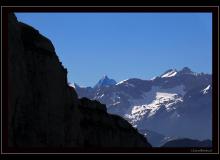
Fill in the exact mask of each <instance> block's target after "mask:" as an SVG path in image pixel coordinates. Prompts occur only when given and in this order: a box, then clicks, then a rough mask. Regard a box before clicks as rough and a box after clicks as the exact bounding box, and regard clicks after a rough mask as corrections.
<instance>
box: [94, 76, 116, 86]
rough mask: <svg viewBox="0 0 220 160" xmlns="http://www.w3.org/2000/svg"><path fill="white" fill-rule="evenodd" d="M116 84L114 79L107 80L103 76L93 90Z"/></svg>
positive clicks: (106, 77)
mask: <svg viewBox="0 0 220 160" xmlns="http://www.w3.org/2000/svg"><path fill="white" fill-rule="evenodd" d="M116 83H117V82H116V81H115V80H114V79H110V78H108V76H107V75H104V76H103V77H102V78H101V79H100V80H99V81H98V83H97V84H96V85H95V86H94V88H100V87H108V86H112V85H115V84H116Z"/></svg>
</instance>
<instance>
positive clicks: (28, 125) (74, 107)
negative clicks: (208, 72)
mask: <svg viewBox="0 0 220 160" xmlns="http://www.w3.org/2000/svg"><path fill="white" fill-rule="evenodd" d="M8 50H9V53H8V56H9V57H8V74H9V77H8V80H9V86H8V87H9V108H8V118H9V119H8V120H9V128H8V129H9V130H8V133H9V139H8V143H9V146H12V147H150V144H149V143H148V142H147V140H146V139H145V138H144V136H143V135H141V134H139V133H138V132H137V130H136V129H134V128H133V127H132V126H131V125H130V124H129V123H128V122H127V121H126V120H124V119H122V118H121V117H119V116H115V115H110V114H108V113H107V112H106V107H105V105H103V104H101V103H99V102H98V101H91V100H89V99H86V98H83V99H78V96H77V94H76V92H75V90H74V88H72V87H70V86H69V85H68V82H67V69H65V68H64V67H63V65H62V63H61V62H60V61H59V59H58V56H57V55H56V53H55V49H54V46H53V44H52V43H51V41H50V40H49V39H47V38H46V37H44V36H43V35H41V34H40V33H39V32H38V31H37V30H36V29H34V28H33V27H31V26H29V25H26V24H24V23H21V22H18V21H17V19H16V17H15V15H14V14H9V17H8Z"/></svg>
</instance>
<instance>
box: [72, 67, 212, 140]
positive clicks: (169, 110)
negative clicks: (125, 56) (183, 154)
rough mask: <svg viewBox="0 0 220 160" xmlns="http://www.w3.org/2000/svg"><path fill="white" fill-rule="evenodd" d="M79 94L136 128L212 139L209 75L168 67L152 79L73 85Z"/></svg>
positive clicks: (186, 68) (171, 135)
mask: <svg viewBox="0 0 220 160" xmlns="http://www.w3.org/2000/svg"><path fill="white" fill-rule="evenodd" d="M76 91H77V93H78V95H79V96H80V97H88V98H90V99H95V100H98V101H100V102H101V103H103V104H106V105H107V110H108V112H109V113H113V114H116V115H120V116H122V117H124V118H125V119H127V120H128V121H129V122H130V123H131V124H132V125H133V126H134V127H136V128H137V129H138V130H139V131H141V130H149V131H154V132H157V133H159V134H161V135H164V136H165V137H188V138H192V139H199V140H203V139H211V138H212V75H210V74H204V73H196V72H193V71H192V70H191V69H189V68H188V67H184V68H183V69H181V70H179V71H178V70H176V69H169V70H167V71H166V72H164V73H163V74H161V75H160V76H157V77H155V78H153V79H151V80H141V79H137V78H131V79H127V80H123V81H121V82H118V83H117V84H115V85H111V86H109V87H100V88H99V89H96V88H91V87H90V88H80V87H76Z"/></svg>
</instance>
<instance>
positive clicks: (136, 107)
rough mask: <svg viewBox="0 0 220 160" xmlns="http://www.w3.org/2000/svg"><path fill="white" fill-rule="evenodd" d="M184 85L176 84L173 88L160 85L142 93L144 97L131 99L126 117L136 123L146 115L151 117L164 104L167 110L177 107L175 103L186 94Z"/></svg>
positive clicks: (180, 100) (181, 99)
mask: <svg viewBox="0 0 220 160" xmlns="http://www.w3.org/2000/svg"><path fill="white" fill-rule="evenodd" d="M184 88H185V87H184V86H183V85H180V86H176V87H173V88H168V89H164V88H161V87H158V86H154V87H152V89H151V90H150V91H149V92H146V93H144V94H143V95H142V99H132V100H130V104H131V105H132V106H133V107H131V111H130V113H128V114H126V118H128V119H130V120H131V121H132V124H134V123H135V122H136V121H139V120H141V119H142V118H143V117H144V116H145V115H146V116H147V117H151V116H153V115H154V114H156V112H157V111H158V110H159V109H160V108H161V107H163V106H165V109H166V111H167V112H169V111H171V110H173V109H176V108H175V107H173V106H174V104H176V103H179V102H182V101H183V96H184V94H185V91H184Z"/></svg>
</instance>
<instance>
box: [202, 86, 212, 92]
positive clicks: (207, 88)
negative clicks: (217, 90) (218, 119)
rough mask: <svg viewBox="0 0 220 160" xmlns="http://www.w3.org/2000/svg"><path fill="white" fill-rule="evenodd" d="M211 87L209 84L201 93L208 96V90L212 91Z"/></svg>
mask: <svg viewBox="0 0 220 160" xmlns="http://www.w3.org/2000/svg"><path fill="white" fill-rule="evenodd" d="M210 87H211V85H210V84H209V85H208V86H207V87H206V88H205V89H203V90H202V91H201V92H202V93H203V94H207V93H208V90H209V89H210Z"/></svg>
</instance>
